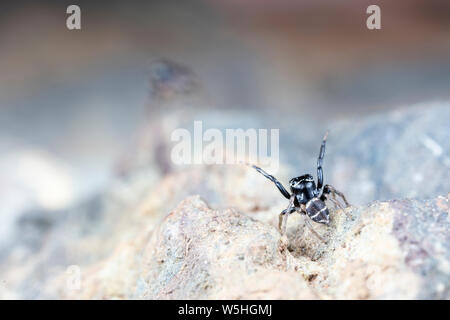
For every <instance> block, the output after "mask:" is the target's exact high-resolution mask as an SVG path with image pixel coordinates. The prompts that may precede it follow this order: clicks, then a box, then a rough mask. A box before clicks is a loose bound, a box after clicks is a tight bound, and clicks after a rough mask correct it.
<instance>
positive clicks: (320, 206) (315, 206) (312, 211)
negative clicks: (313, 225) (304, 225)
mask: <svg viewBox="0 0 450 320" xmlns="http://www.w3.org/2000/svg"><path fill="white" fill-rule="evenodd" d="M306 214H307V215H308V217H310V218H311V220H312V221H314V222H317V223H323V224H328V223H330V217H329V214H330V213H329V212H328V208H327V206H326V205H325V203H324V202H323V201H322V200H320V199H319V198H312V199H311V200H309V201H308V202H307V203H306Z"/></svg>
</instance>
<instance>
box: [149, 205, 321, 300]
mask: <svg viewBox="0 0 450 320" xmlns="http://www.w3.org/2000/svg"><path fill="white" fill-rule="evenodd" d="M278 240H279V234H278V232H277V231H276V230H275V229H274V228H272V227H270V226H268V225H266V224H264V223H261V222H259V221H257V220H254V219H252V218H250V217H248V216H245V215H243V214H241V213H238V212H237V211H235V210H224V211H216V210H212V209H210V208H208V206H207V205H206V203H204V202H203V201H201V200H200V198H199V197H191V198H188V199H187V200H185V201H183V202H182V203H181V204H180V205H179V206H178V207H177V209H175V210H174V211H173V212H171V213H170V214H169V215H168V216H167V217H166V218H165V219H164V221H163V223H162V225H161V226H160V227H159V229H158V231H157V232H156V233H155V235H154V238H153V239H152V243H151V244H150V246H149V248H148V249H147V250H146V251H147V252H146V255H145V259H146V260H147V261H149V264H148V269H147V268H146V269H147V270H148V271H147V272H146V273H144V276H145V278H144V279H145V282H146V284H147V286H148V289H147V290H146V292H145V294H144V297H146V298H150V299H168V298H174V299H208V298H215V299H217V298H223V299H239V298H243V299H250V298H263V297H264V298H270V299H277V298H278V299H288V298H291V299H293V298H306V299H311V298H314V297H315V295H314V293H313V292H312V291H311V290H310V289H309V288H308V286H307V285H306V282H305V280H304V279H303V278H302V277H301V275H300V274H296V273H295V272H288V273H286V272H285V268H286V263H285V257H284V256H283V254H281V253H280V252H279V250H278Z"/></svg>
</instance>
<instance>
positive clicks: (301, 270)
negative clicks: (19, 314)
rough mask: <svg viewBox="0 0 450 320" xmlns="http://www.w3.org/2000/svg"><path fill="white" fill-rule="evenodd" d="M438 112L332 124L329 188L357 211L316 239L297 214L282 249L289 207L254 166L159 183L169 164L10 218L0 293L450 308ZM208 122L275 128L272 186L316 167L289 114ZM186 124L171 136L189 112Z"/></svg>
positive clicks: (340, 215) (173, 176) (443, 137)
mask: <svg viewBox="0 0 450 320" xmlns="http://www.w3.org/2000/svg"><path fill="white" fill-rule="evenodd" d="M446 114H448V108H445V106H437V107H433V108H430V109H428V110H427V111H426V112H425V111H423V110H422V109H418V110H415V109H411V110H408V111H407V112H403V113H402V114H400V115H399V114H396V113H390V114H388V115H385V116H382V115H380V116H374V117H370V118H368V119H366V120H364V121H362V122H361V123H358V124H355V125H353V126H349V125H348V124H345V123H340V124H339V123H335V124H334V126H332V127H331V128H330V130H331V132H333V134H332V135H330V137H329V143H328V146H327V156H326V158H325V161H324V173H325V181H326V183H331V184H333V185H335V186H336V187H337V188H338V189H341V190H342V191H344V192H345V194H346V196H347V198H348V199H349V201H350V202H351V203H352V204H354V205H355V204H356V205H355V206H352V207H349V208H347V209H345V210H344V212H343V211H342V210H332V213H331V214H332V223H331V226H330V227H325V226H322V225H317V224H314V228H315V230H316V231H317V232H318V233H320V234H321V235H322V237H324V238H325V239H327V242H326V243H323V242H321V241H319V240H318V239H317V238H316V237H315V236H314V235H313V234H312V233H311V232H310V231H309V229H308V228H305V224H304V218H305V217H304V216H299V215H297V214H294V215H292V216H291V217H290V218H289V221H288V240H289V246H288V247H287V249H286V248H285V247H283V246H280V235H279V233H278V231H277V228H276V226H277V223H278V213H279V212H280V211H281V210H283V209H284V208H285V207H286V205H287V201H286V199H284V198H283V197H282V196H280V194H279V192H278V190H276V188H275V187H274V186H273V184H272V183H270V182H269V181H267V180H266V179H264V177H262V176H261V175H260V174H258V173H257V172H256V171H255V170H253V169H251V168H248V167H246V166H239V165H235V166H217V165H211V166H200V165H198V166H189V167H183V168H169V170H168V171H167V172H169V173H168V174H163V172H165V170H166V169H167V168H165V165H164V164H165V162H164V161H166V160H167V159H166V160H164V159H159V160H158V161H156V160H155V159H153V160H152V161H151V163H150V164H149V166H150V167H149V168H145V165H144V166H143V170H142V171H139V170H137V171H135V172H134V173H133V174H132V176H133V177H132V178H126V179H124V180H120V181H117V182H116V183H113V184H112V185H111V186H110V188H109V189H108V190H105V192H103V193H102V194H99V195H97V196H95V197H92V198H91V199H89V200H87V201H86V202H83V203H80V204H78V205H76V206H74V207H72V208H70V209H67V210H56V211H55V210H53V211H49V210H29V211H26V212H23V213H21V214H20V215H19V217H18V218H17V219H16V221H15V222H14V223H13V222H11V225H14V228H13V229H12V231H11V234H13V236H11V237H10V239H9V241H8V243H7V245H4V246H0V298H13V299H14V298H27V299H38V298H75V299H77V298H86V299H132V298H139V299H175V298H180V299H188V298H193V299H210V298H211V299H212V298H230V299H234V298H242V299H245V298H247V299H253V298H256V299H259V298H264V299H272V298H273V299H391V298H393V299H397V298H420V299H450V246H449V244H450V222H449V217H448V215H449V204H448V201H449V196H448V194H447V192H448V190H449V185H448V181H450V179H449V170H448V166H449V164H448V154H447V150H449V149H450V146H449V141H450V137H448V134H449V131H448V129H447V127H448V125H447V123H446V122H445V117H444V115H446ZM209 115H210V117H209V118H208V117H207V116H206V115H202V116H201V117H200V118H201V119H205V120H204V121H205V128H206V127H218V128H227V127H231V128H232V127H233V126H231V125H230V126H229V125H228V124H232V123H234V125H235V126H237V127H243V128H244V129H245V128H246V127H245V126H244V124H245V123H246V124H247V125H248V127H253V128H271V127H274V126H275V127H276V126H277V123H279V124H280V127H282V128H283V130H284V131H283V132H284V133H283V132H280V143H281V145H280V156H281V158H280V164H281V166H280V170H279V171H278V172H277V173H276V175H277V177H278V178H279V179H280V180H281V181H283V182H284V181H287V180H288V179H289V178H290V177H292V176H293V175H295V174H301V173H304V172H312V173H314V172H315V168H314V166H315V160H316V154H317V153H318V148H319V143H318V142H317V141H316V140H317V139H318V140H319V142H320V138H321V136H322V134H323V131H324V128H325V126H324V125H322V126H323V128H322V127H321V126H318V127H317V128H315V129H314V128H313V127H314V126H313V125H312V124H310V125H309V126H308V125H306V126H304V127H303V128H308V130H306V133H305V134H304V135H292V134H290V133H292V132H293V130H295V129H296V128H297V127H298V124H297V123H295V124H294V123H292V122H289V121H286V120H285V119H281V120H280V119H275V118H274V119H272V120H273V121H272V122H271V123H272V124H273V125H270V126H269V122H268V121H269V119H268V118H267V119H265V118H263V117H262V118H252V119H251V120H250V117H247V118H245V117H244V118H242V117H241V118H239V119H240V120H239V121H242V122H237V120H236V119H237V117H234V116H229V117H228V118H227V117H223V116H221V115H220V112H219V113H218V114H213V113H209ZM175 118H176V117H175ZM447 118H448V117H447ZM183 119H184V120H182V119H178V120H177V119H175V120H176V121H175V125H176V127H186V126H187V125H186V124H187V123H190V124H192V122H191V120H192V121H193V120H194V119H195V116H192V117H189V116H188V117H185V118H183ZM208 119H209V120H208ZM219 119H220V120H219ZM264 119H265V120H264ZM183 121H184V122H183ZM214 121H215V122H214ZM277 121H278V122H277ZM241 124H242V125H241ZM281 124H283V126H281ZM172 126H173V125H167V126H166V127H164V126H162V127H164V128H165V129H164V130H165V131H164V132H165V133H164V132H163V133H160V134H159V136H160V137H163V136H164V137H165V136H167V132H170V130H171V128H172ZM248 127H247V128H248ZM322 129H323V130H322ZM318 131H320V132H318ZM316 138H317V139H316ZM161 144H162V145H163V146H164V148H163V149H170V141H163V142H161ZM160 146H161V145H160ZM151 150H153V149H151ZM158 150H159V149H158ZM155 163H159V164H160V165H161V166H162V167H164V168H165V169H164V170H162V169H161V168H160V167H158V166H156V165H155ZM439 195H440V196H439ZM444 195H446V196H444ZM406 197H414V198H417V199H416V200H407V199H404V198H406ZM393 198H396V199H404V200H389V199H393ZM423 198H428V199H423ZM373 200H378V201H375V202H373ZM380 200H385V201H380ZM5 244H6V242H5ZM77 270H78V272H79V274H78V276H79V277H78V278H79V279H78V280H80V281H79V283H80V286H79V287H77V286H74V285H73V283H75V284H76V283H77V281H76V280H77V277H76V276H77V274H76V272H77ZM73 272H75V274H74V273H73ZM71 283H72V285H71Z"/></svg>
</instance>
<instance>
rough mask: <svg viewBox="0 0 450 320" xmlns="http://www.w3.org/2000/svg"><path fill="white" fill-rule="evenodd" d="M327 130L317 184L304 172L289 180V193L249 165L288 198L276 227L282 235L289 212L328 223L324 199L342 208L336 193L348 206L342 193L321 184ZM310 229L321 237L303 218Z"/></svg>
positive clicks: (319, 163)
mask: <svg viewBox="0 0 450 320" xmlns="http://www.w3.org/2000/svg"><path fill="white" fill-rule="evenodd" d="M327 136H328V132H327V133H326V134H325V136H324V137H323V141H322V145H321V146H320V153H319V158H318V159H317V186H316V184H315V182H314V178H313V176H312V175H310V174H304V175H302V176H299V177H295V178H292V179H291V180H290V181H289V187H290V189H291V192H292V194H291V193H289V192H288V191H287V190H286V189H285V188H284V186H283V185H282V184H281V182H279V181H278V180H277V179H276V178H275V177H274V176H272V175H270V174H268V173H267V172H265V171H264V170H263V169H261V168H259V167H257V166H255V165H250V166H251V167H253V168H255V169H256V170H257V171H258V172H259V173H261V174H262V175H263V176H265V177H266V178H267V179H269V180H271V181H272V182H274V183H275V185H276V186H277V188H278V190H280V192H281V194H282V195H283V196H285V197H286V198H287V199H289V205H288V207H287V208H286V209H284V210H283V211H282V212H281V213H280V217H279V224H278V228H279V229H280V233H281V234H282V235H284V234H285V233H286V224H287V218H288V216H289V214H291V213H292V212H294V211H297V212H298V213H300V214H306V215H307V216H308V217H309V218H310V219H311V220H312V221H314V222H317V223H322V224H325V225H328V224H329V223H330V216H329V215H330V213H329V211H328V207H327V206H326V204H325V201H326V200H330V201H331V202H332V203H333V204H334V205H335V206H338V207H340V208H342V205H341V204H340V203H339V202H338V201H337V199H336V195H337V196H339V197H340V198H341V199H342V200H343V201H344V203H345V205H346V206H347V207H348V206H349V203H348V202H347V199H345V196H344V194H342V192H339V191H338V190H336V189H335V188H334V187H332V186H330V185H329V184H327V185H325V186H324V187H323V189H322V186H323V171H322V161H323V157H324V156H325V144H326V141H327ZM305 221H306V224H307V225H308V227H310V229H311V231H312V232H313V233H314V234H315V235H316V236H317V237H319V238H320V239H322V238H321V237H320V236H319V235H318V234H317V233H316V232H315V231H314V229H313V228H312V226H311V224H310V223H309V221H308V219H306V220H305ZM322 240H323V239H322Z"/></svg>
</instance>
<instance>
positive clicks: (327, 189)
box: [323, 184, 350, 207]
mask: <svg viewBox="0 0 450 320" xmlns="http://www.w3.org/2000/svg"><path fill="white" fill-rule="evenodd" d="M323 194H324V195H327V194H330V195H331V196H332V197H333V198H334V200H336V195H338V196H339V197H340V198H341V199H342V200H343V201H344V203H345V206H346V207H349V206H350V203H348V201H347V199H346V198H345V196H344V194H343V193H342V192H340V191H338V190H336V189H335V188H334V187H333V186H330V185H329V184H327V185H325V187H324V188H323Z"/></svg>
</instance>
